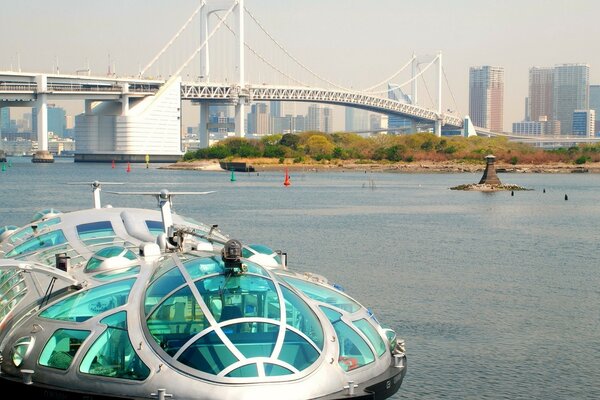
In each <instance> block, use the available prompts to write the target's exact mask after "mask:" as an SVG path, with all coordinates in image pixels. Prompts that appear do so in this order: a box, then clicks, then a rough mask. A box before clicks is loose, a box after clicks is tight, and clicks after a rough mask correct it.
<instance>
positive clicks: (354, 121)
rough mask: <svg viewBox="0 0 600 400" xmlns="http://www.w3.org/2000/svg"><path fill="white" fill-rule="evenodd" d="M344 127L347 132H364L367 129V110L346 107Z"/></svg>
mask: <svg viewBox="0 0 600 400" xmlns="http://www.w3.org/2000/svg"><path fill="white" fill-rule="evenodd" d="M344 122H345V127H344V129H345V130H346V131H347V132H364V131H366V130H368V129H369V112H368V111H366V110H361V109H358V108H354V107H346V110H345V121H344Z"/></svg>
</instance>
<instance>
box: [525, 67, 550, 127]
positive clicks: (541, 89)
mask: <svg viewBox="0 0 600 400" xmlns="http://www.w3.org/2000/svg"><path fill="white" fill-rule="evenodd" d="M553 109H554V68H552V67H550V68H547V67H531V68H529V97H528V101H527V115H526V117H525V120H526V121H539V120H540V118H543V117H545V118H546V120H547V121H551V120H553V119H554V111H553Z"/></svg>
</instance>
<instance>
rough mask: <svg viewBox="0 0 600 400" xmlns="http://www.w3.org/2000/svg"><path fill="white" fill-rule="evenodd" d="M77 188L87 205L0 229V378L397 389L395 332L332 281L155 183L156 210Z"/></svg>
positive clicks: (175, 387)
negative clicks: (293, 265) (188, 214)
mask: <svg viewBox="0 0 600 400" xmlns="http://www.w3.org/2000/svg"><path fill="white" fill-rule="evenodd" d="M92 190H93V195H94V208H92V209H88V210H81V211H74V212H69V213H60V212H58V211H56V210H52V209H50V210H45V211H43V212H40V213H38V214H36V215H35V216H34V218H33V220H32V222H31V223H30V224H28V225H26V226H23V227H21V228H17V227H15V226H5V227H2V228H1V229H0V255H1V256H2V257H1V260H0V387H2V388H3V389H5V388H11V387H17V388H18V389H19V393H22V394H23V395H27V396H35V397H37V398H84V397H85V398H94V399H99V398H130V399H134V398H135V399H161V400H162V399H165V398H173V399H214V400H217V399H218V400H223V399H236V400H239V399H342V398H343V399H346V398H357V399H384V398H388V397H390V396H392V395H393V394H394V393H396V392H397V391H398V389H399V388H400V385H401V383H402V380H403V378H404V375H405V374H406V356H405V354H404V343H403V342H402V341H400V340H398V339H397V337H396V334H395V333H394V331H393V330H391V329H384V328H383V327H382V326H381V325H380V323H379V322H378V321H377V319H376V318H375V316H374V315H373V314H372V313H371V312H370V311H369V310H368V309H367V308H365V307H364V306H362V305H361V304H359V303H358V302H357V301H356V300H354V299H353V298H352V297H350V296H349V295H347V294H346V293H344V292H343V290H341V288H340V287H338V286H336V285H333V284H331V283H330V282H328V281H327V279H326V278H324V277H322V276H320V275H318V274H314V273H300V272H294V271H293V270H291V269H290V268H288V265H287V260H286V258H287V257H286V254H285V253H282V252H275V251H272V250H271V249H268V248H267V247H265V246H259V245H242V244H241V243H240V242H239V241H237V240H234V239H230V238H228V237H227V236H225V235H223V234H222V233H221V232H219V231H218V230H217V229H216V226H207V225H205V224H202V223H199V222H196V221H194V220H191V219H188V218H184V217H182V216H179V215H177V214H174V213H172V212H171V201H172V196H173V195H174V194H175V193H169V192H168V191H167V190H162V191H161V192H160V193H154V196H156V197H157V199H158V202H159V206H160V211H159V210H146V209H137V208H117V207H111V206H107V207H101V206H100V184H99V183H98V182H94V183H93V184H92ZM137 194H149V193H137ZM188 194H189V193H188ZM5 393H6V392H5Z"/></svg>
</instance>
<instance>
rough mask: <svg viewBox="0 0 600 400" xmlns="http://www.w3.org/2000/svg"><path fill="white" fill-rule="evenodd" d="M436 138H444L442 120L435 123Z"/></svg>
mask: <svg viewBox="0 0 600 400" xmlns="http://www.w3.org/2000/svg"><path fill="white" fill-rule="evenodd" d="M434 132H435V136H437V137H441V136H442V120H441V119H438V120H436V121H435V129H434Z"/></svg>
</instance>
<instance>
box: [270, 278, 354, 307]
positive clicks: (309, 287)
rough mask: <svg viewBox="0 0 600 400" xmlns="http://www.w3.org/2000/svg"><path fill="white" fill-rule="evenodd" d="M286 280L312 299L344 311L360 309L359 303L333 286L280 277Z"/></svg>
mask: <svg viewBox="0 0 600 400" xmlns="http://www.w3.org/2000/svg"><path fill="white" fill-rule="evenodd" d="M282 278H283V279H284V280H285V281H286V282H288V283H289V284H290V285H292V286H294V287H295V288H297V289H299V290H301V291H302V292H303V293H304V294H305V295H306V296H308V297H310V298H311V299H313V300H317V301H320V302H323V303H326V304H330V305H332V306H335V307H337V308H339V309H342V310H344V311H347V312H350V313H353V312H356V311H358V310H360V309H361V306H360V304H358V303H357V302H355V301H354V300H352V299H351V298H349V297H348V296H346V295H344V294H343V293H340V292H338V291H337V290H334V289H333V288H330V287H327V286H323V285H319V284H316V283H312V282H307V281H305V280H302V279H296V278H290V277H287V276H286V277H282Z"/></svg>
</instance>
